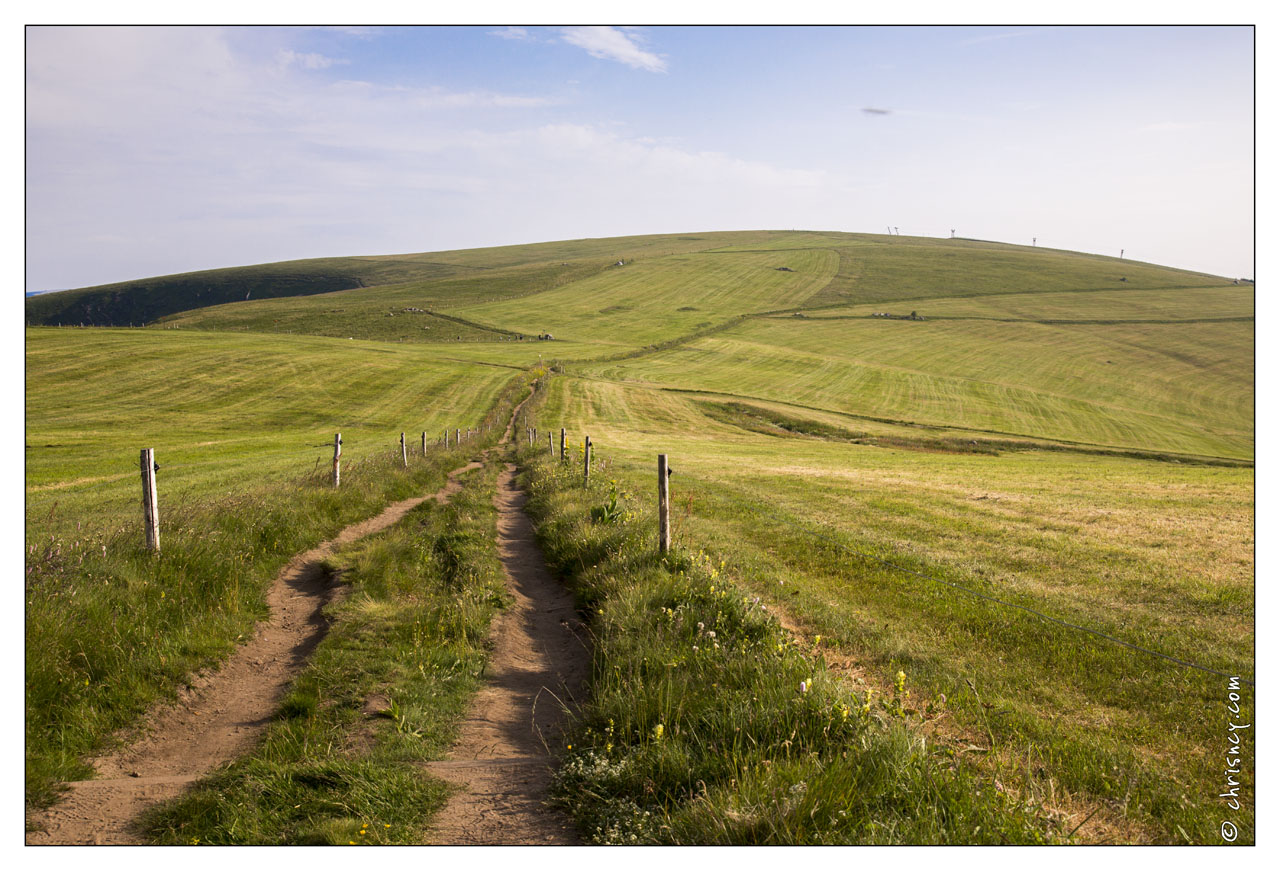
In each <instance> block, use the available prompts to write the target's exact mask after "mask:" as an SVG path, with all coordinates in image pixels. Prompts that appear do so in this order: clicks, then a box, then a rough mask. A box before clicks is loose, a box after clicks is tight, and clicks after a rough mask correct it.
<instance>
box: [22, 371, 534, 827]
mask: <svg viewBox="0 0 1280 871" xmlns="http://www.w3.org/2000/svg"><path fill="white" fill-rule="evenodd" d="M526 384H527V378H525V377H523V376H520V377H517V378H515V379H513V380H512V382H511V383H510V384H509V385H508V386H507V387H506V388H505V389H504V390H503V391H502V392H501V393H500V395H499V397H498V399H497V401H496V402H495V403H494V404H493V406H492V407H491V408H490V409H489V411H488V412H487V414H486V416H485V418H484V420H483V421H482V422H481V432H482V435H481V437H479V438H478V439H477V440H476V441H473V442H471V443H467V444H465V445H463V446H462V448H450V449H448V450H444V449H440V450H436V451H434V452H432V451H428V453H427V455H426V456H425V457H415V458H413V462H412V463H411V464H410V466H409V468H408V469H405V468H403V466H402V464H401V462H400V457H399V455H398V452H394V453H393V452H387V453H385V454H383V455H381V456H374V457H370V458H367V459H365V460H363V461H361V462H358V463H351V464H348V465H347V466H345V467H344V470H343V477H342V487H341V489H340V490H334V489H333V487H332V485H331V483H330V481H329V479H328V476H327V473H326V472H316V473H314V474H311V475H307V476H303V477H302V478H299V479H297V480H295V481H293V482H284V483H281V484H279V485H277V486H274V487H270V488H266V489H260V490H257V491H255V492H253V493H250V494H241V495H232V496H229V497H226V498H224V499H221V500H218V501H208V502H192V503H189V504H187V505H185V506H182V507H180V508H177V509H174V510H171V511H169V512H168V513H167V514H166V515H165V516H164V518H163V519H162V526H161V544H162V548H161V551H160V553H159V554H152V553H150V552H147V551H146V550H144V548H143V546H142V542H141V536H140V535H138V534H137V533H136V531H130V532H123V531H120V532H96V533H93V534H86V535H85V536H84V537H83V538H77V537H75V534H74V533H69V532H63V533H51V534H50V536H49V539H48V540H47V541H46V540H44V539H40V540H33V541H29V542H28V554H27V568H26V586H25V601H26V625H27V633H26V698H25V703H26V762H27V765H26V794H27V800H28V802H29V803H31V804H33V805H37V806H39V805H47V804H49V803H51V802H52V801H54V800H55V799H56V796H57V794H58V791H59V786H58V784H59V783H61V782H63V781H69V780H76V779H80V778H83V777H87V776H89V775H90V773H91V770H90V768H89V766H88V764H87V763H86V762H85V758H86V757H87V756H88V755H90V754H92V753H94V752H95V751H97V750H100V749H102V748H103V747H104V746H105V745H106V744H107V742H108V739H109V736H110V735H111V734H112V733H113V732H114V731H115V730H117V729H120V728H122V727H124V726H127V725H128V724H130V723H131V722H133V721H134V720H135V719H136V718H137V717H138V716H139V715H140V714H141V713H142V712H143V711H144V710H146V708H147V706H148V705H150V704H151V703H152V702H154V701H155V700H156V699H158V698H160V697H163V696H167V695H170V694H172V693H173V692H174V691H175V689H176V688H177V687H178V686H180V685H181V684H182V683H183V682H184V681H185V680H186V679H187V676H188V675H190V674H191V673H192V672H194V671H196V670H198V669H200V668H203V667H207V666H209V665H211V664H213V663H215V662H217V661H219V660H220V659H222V658H223V657H225V656H226V655H227V654H228V653H230V652H231V650H232V649H233V648H234V647H235V646H236V644H237V643H238V642H240V641H242V640H243V639H244V638H246V637H248V636H249V634H250V633H251V632H252V628H253V625H254V623H256V622H257V621H258V620H261V619H263V618H264V617H265V616H266V615H267V608H266V603H265V594H266V591H267V589H268V588H269V586H270V583H271V580H272V579H273V578H274V576H275V575H276V574H277V572H278V571H279V570H280V568H281V567H282V566H283V565H284V564H285V563H286V562H287V561H288V560H289V559H290V557H292V556H293V555H294V554H296V553H298V552H300V551H303V550H306V549H307V548H309V547H312V546H314V545H315V544H317V543H318V542H320V541H321V540H323V539H325V538H328V537H330V536H331V535H333V534H335V533H336V532H338V531H339V530H340V529H342V528H343V527H344V526H346V525H348V524H350V523H352V522H354V521H357V520H361V519H364V518H366V517H368V516H370V515H372V514H375V513H377V512H378V511H379V510H380V509H381V508H382V507H383V506H384V505H385V504H386V503H387V502H388V501H392V500H397V499H403V498H407V497H409V496H412V495H419V494H423V493H429V492H432V491H434V490H435V489H438V488H439V487H440V486H441V485H442V484H443V483H444V480H445V475H446V473H447V472H448V471H449V470H450V469H453V468H456V467H457V466H460V465H462V464H464V463H465V462H466V461H467V460H468V459H469V458H470V457H471V456H473V455H474V453H475V451H476V450H478V449H480V448H482V447H484V446H485V445H486V444H490V443H493V442H495V441H496V440H497V439H498V438H499V436H500V435H501V431H502V426H503V425H505V422H506V420H507V419H508V418H509V417H510V415H511V410H512V408H513V407H514V405H515V403H516V402H517V401H518V400H519V399H520V398H522V397H523V395H524V392H525V391H526V390H527V387H526ZM486 427H487V429H486Z"/></svg>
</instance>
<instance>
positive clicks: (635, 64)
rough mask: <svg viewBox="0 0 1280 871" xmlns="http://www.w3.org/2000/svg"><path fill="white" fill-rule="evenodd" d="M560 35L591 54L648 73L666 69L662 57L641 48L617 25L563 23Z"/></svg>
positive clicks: (660, 71) (663, 71) (661, 71)
mask: <svg viewBox="0 0 1280 871" xmlns="http://www.w3.org/2000/svg"><path fill="white" fill-rule="evenodd" d="M561 35H562V38H563V39H564V41H565V42H567V43H569V44H570V45H576V46H577V47H578V48H581V49H584V50H585V51H586V52H587V54H589V55H591V56H592V57H598V58H602V59H604V60H616V61H617V62H618V63H622V64H626V65H627V66H629V67H632V68H633V69H638V70H648V71H649V72H651V73H665V72H666V71H667V62H666V61H665V60H663V59H662V58H661V57H659V56H658V55H656V54H654V53H653V52H649V51H645V50H644V49H642V48H641V47H640V46H638V45H637V44H636V43H635V42H634V41H633V40H632V38H631V37H630V36H628V35H627V34H625V33H623V32H622V31H621V30H618V29H617V28H616V27H566V28H564V30H562V31H561Z"/></svg>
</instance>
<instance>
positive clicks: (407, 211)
mask: <svg viewBox="0 0 1280 871" xmlns="http://www.w3.org/2000/svg"><path fill="white" fill-rule="evenodd" d="M1242 20H1248V19H1242ZM25 80H26V112H25V122H26V123H25V136H26V174H25V193H26V216H25V217H26V282H25V284H26V289H27V290H28V291H34V290H48V289H57V288H69V287H81V286H88V285H94V284H102V283H107V282H112V281H122V280H127V279H132V278H141V277H145V276H152V275H160V274H167V273H173V272H184V271H191V270H196V269H208V268H217V267H224V266H235V265H243V264H252V263H262V262H271V261H280V260H291V259H296V258H305V257H322V256H345V255H368V254H395V253H408V252H419V251H437V250H446V249H453V248H472V247H484V246H490V245H505V244H520V243H527V242H538V241H550V240H556V239H574V238H583V237H602V236H616V235H631V234H643V233H676V232H690V231H711V230H749V229H783V230H786V229H803V230H841V231H849V232H866V233H884V232H886V231H887V228H889V227H893V228H896V231H897V232H899V233H901V234H902V235H904V236H910V235H919V236H934V237H945V236H948V235H950V234H951V232H952V231H953V230H954V231H955V234H956V235H958V236H966V237H973V238H982V239H992V240H998V241H1003V242H1012V243H1019V244H1031V243H1032V240H1033V239H1034V240H1035V243H1036V244H1038V245H1041V246H1045V247H1053V248H1065V249H1072V250H1079V251H1086V252H1090V253H1099V254H1108V255H1119V254H1120V253H1121V251H1122V250H1123V251H1124V256H1125V257H1126V258H1132V259H1137V260H1146V261H1151V262H1156V263H1161V264H1166V265H1171V266H1177V267H1182V268H1187V269H1193V270H1198V271H1203V272H1209V273H1213V274H1215V275H1224V276H1229V277H1237V276H1253V274H1254V265H1253V261H1254V105H1255V104H1254V31H1253V29H1252V28H1250V27H1247V26H1234V27H1231V26H1208V27H1187V26H1155V27H1121V26H1092V27H1085V26H1045V25H1022V26H954V27H923V26H905V27H890V26H862V27H684V26H674V27H667V26H643V27H622V26H591V27H579V26H523V27H513V26H500V25H484V26H474V27H167V28H166V27H141V28H130V27H100V28H99V27H57V26H53V27H49V26H44V27H28V28H26V32H25ZM868 110H876V111H868Z"/></svg>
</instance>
